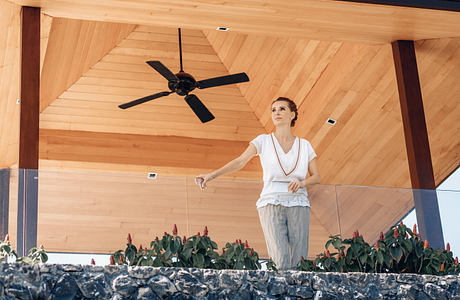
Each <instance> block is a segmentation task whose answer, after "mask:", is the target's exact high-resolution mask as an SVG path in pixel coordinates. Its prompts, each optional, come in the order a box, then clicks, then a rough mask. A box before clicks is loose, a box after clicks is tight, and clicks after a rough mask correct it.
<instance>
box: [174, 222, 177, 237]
mask: <svg viewBox="0 0 460 300" xmlns="http://www.w3.org/2000/svg"><path fill="white" fill-rule="evenodd" d="M173 235H177V225H176V224H174V227H173Z"/></svg>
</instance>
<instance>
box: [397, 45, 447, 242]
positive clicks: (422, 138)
mask: <svg viewBox="0 0 460 300" xmlns="http://www.w3.org/2000/svg"><path fill="white" fill-rule="evenodd" d="M392 48H393V56H394V61H395V70H396V78H397V82H398V91H399V99H400V104H401V115H402V121H403V127H404V137H405V140H406V149H407V160H408V163H409V170H410V178H411V183H412V188H414V189H427V190H435V189H436V185H435V181H434V175H433V166H432V163H431V153H430V145H429V141H428V133H427V127H426V121H425V113H424V109H423V101H422V92H421V90H420V81H419V76H418V69H417V61H416V57H415V48H414V42H413V41H395V42H393V43H392ZM414 202H415V207H416V211H417V223H418V225H419V228H420V234H422V238H425V239H427V240H429V241H430V244H431V245H432V246H433V247H436V248H442V247H444V238H443V234H442V225H441V217H440V214H439V207H438V200H437V196H436V192H434V193H432V194H431V193H429V194H427V192H421V193H419V192H417V191H415V192H414Z"/></svg>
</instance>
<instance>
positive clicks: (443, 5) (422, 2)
mask: <svg viewBox="0 0 460 300" xmlns="http://www.w3.org/2000/svg"><path fill="white" fill-rule="evenodd" d="M336 1H341V2H358V3H369V4H376V5H391V6H404V7H415V8H425V9H437V10H447V11H460V1H458V0H417V1H414V0H336Z"/></svg>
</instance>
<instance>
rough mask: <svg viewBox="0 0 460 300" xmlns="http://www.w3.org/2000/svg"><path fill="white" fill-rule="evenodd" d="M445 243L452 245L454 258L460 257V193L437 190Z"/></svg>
mask: <svg viewBox="0 0 460 300" xmlns="http://www.w3.org/2000/svg"><path fill="white" fill-rule="evenodd" d="M436 194H437V196H438V204H439V213H440V215H441V224H442V232H443V235H444V243H446V244H447V243H449V244H450V250H451V251H452V252H453V253H454V257H455V256H458V255H460V235H459V228H460V218H459V217H458V216H459V212H460V191H443V190H437V191H436Z"/></svg>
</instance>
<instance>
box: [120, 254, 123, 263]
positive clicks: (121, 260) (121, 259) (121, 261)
mask: <svg viewBox="0 0 460 300" xmlns="http://www.w3.org/2000/svg"><path fill="white" fill-rule="evenodd" d="M120 263H121V264H122V263H123V256H120Z"/></svg>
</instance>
